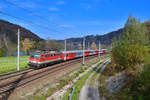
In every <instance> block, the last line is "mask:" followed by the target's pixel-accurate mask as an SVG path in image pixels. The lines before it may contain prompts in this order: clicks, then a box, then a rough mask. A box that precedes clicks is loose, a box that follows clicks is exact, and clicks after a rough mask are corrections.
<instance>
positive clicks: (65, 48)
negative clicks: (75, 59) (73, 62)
mask: <svg viewBox="0 0 150 100" xmlns="http://www.w3.org/2000/svg"><path fill="white" fill-rule="evenodd" d="M64 42H65V47H64V51H65V60H66V59H67V54H66V50H67V45H66V44H67V43H66V39H65V41H64Z"/></svg>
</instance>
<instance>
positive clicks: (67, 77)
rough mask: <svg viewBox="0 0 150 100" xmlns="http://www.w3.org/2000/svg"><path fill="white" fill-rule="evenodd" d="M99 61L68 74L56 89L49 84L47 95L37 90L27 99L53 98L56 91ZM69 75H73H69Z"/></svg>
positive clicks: (44, 99) (41, 99)
mask: <svg viewBox="0 0 150 100" xmlns="http://www.w3.org/2000/svg"><path fill="white" fill-rule="evenodd" d="M104 58H105V57H103V59H104ZM98 61H99V59H96V60H93V61H92V62H90V63H87V64H86V65H85V66H81V67H80V69H78V70H77V69H76V70H73V71H72V72H70V73H67V76H65V78H61V80H59V82H58V83H59V85H57V86H56V87H54V86H51V84H48V85H47V86H46V87H48V90H47V91H46V93H41V92H42V89H37V91H36V92H35V93H34V94H33V95H32V96H29V97H28V98H27V100H46V98H47V97H49V96H51V95H52V94H53V93H54V92H55V91H56V90H60V89H61V88H62V87H64V86H65V85H66V84H68V83H69V82H70V81H72V80H73V79H74V78H76V77H77V76H78V75H79V74H80V73H82V72H84V71H85V70H86V69H87V68H89V67H91V66H92V65H94V64H96V63H97V62H98ZM69 74H72V75H69ZM82 83H83V81H82ZM43 88H44V87H43ZM39 94H40V95H39Z"/></svg>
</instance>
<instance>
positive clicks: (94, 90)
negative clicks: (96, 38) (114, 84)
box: [79, 59, 110, 100]
mask: <svg viewBox="0 0 150 100" xmlns="http://www.w3.org/2000/svg"><path fill="white" fill-rule="evenodd" d="M109 62H110V59H108V60H106V61H105V62H103V63H102V64H101V65H100V66H99V67H97V69H96V70H95V71H94V72H93V73H92V74H91V75H90V76H89V78H88V79H87V80H86V83H85V85H84V86H83V88H82V90H81V92H80V96H79V100H100V94H99V90H98V83H99V82H98V78H99V77H100V75H101V73H102V72H103V70H104V69H105V67H106V66H107V64H108V63H109ZM100 68H101V70H100V72H99V73H98V75H97V76H96V78H95V80H94V85H90V82H91V81H93V80H92V77H93V76H94V74H96V72H97V71H98V70H99V69H100Z"/></svg>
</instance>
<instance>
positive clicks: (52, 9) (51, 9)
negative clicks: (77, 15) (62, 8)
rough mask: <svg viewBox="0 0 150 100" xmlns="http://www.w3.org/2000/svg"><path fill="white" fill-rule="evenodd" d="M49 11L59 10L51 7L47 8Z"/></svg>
mask: <svg viewBox="0 0 150 100" xmlns="http://www.w3.org/2000/svg"><path fill="white" fill-rule="evenodd" d="M49 10H50V11H59V8H56V7H51V8H49Z"/></svg>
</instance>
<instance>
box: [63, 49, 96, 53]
mask: <svg viewBox="0 0 150 100" xmlns="http://www.w3.org/2000/svg"><path fill="white" fill-rule="evenodd" d="M84 51H95V50H84ZM61 52H62V53H72V52H83V50H71V51H61Z"/></svg>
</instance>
